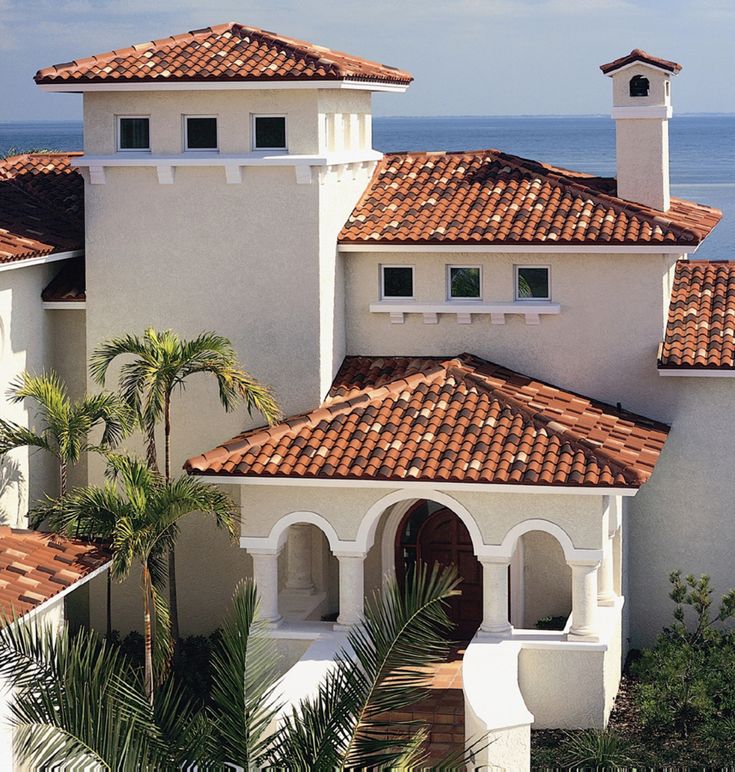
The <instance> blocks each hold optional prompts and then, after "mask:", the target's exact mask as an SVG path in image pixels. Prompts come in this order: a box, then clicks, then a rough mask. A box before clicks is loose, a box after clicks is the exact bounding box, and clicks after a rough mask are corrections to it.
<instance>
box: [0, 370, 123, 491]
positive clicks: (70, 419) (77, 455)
mask: <svg viewBox="0 0 735 772" xmlns="http://www.w3.org/2000/svg"><path fill="white" fill-rule="evenodd" d="M8 398H9V400H10V401H11V402H14V403H18V402H22V401H23V400H24V399H32V400H34V401H35V402H36V403H37V404H38V418H39V419H40V420H41V422H42V424H43V428H41V429H39V430H34V429H28V428H26V427H25V426H21V425H20V424H16V423H14V422H13V421H6V420H5V419H0V456H2V455H5V454H6V453H8V452H9V451H11V450H13V449H15V448H21V447H32V448H40V449H41V450H44V451H46V452H48V453H50V454H51V455H52V456H54V458H55V459H56V460H57V461H58V464H59V494H60V495H61V496H63V495H64V494H65V493H66V492H67V488H68V470H69V467H70V466H73V465H74V464H76V463H78V462H79V460H80V459H81V457H82V455H83V454H85V453H89V452H98V453H105V452H107V451H108V450H110V449H111V448H114V447H115V446H116V445H117V444H118V443H119V442H120V440H122V439H123V437H125V435H126V434H127V432H128V431H129V430H130V428H131V424H132V414H131V412H130V409H129V408H128V406H127V405H126V404H125V403H124V402H123V401H122V400H121V399H120V397H118V396H117V395H115V394H110V393H108V392H102V393H100V394H91V395H86V396H84V397H82V398H81V399H79V400H75V401H73V400H71V399H70V397H69V394H68V391H67V388H66V385H65V384H64V383H63V381H62V380H61V379H60V378H59V376H58V375H56V373H54V372H47V373H42V374H40V375H32V374H31V373H28V372H24V373H21V374H20V375H19V376H18V378H17V379H16V380H15V381H13V382H12V383H11V385H10V390H9V395H8ZM100 426H101V427H103V431H102V437H101V439H100V441H99V442H98V443H96V444H95V443H92V442H90V434H91V432H92V430H93V429H95V428H97V427H100Z"/></svg>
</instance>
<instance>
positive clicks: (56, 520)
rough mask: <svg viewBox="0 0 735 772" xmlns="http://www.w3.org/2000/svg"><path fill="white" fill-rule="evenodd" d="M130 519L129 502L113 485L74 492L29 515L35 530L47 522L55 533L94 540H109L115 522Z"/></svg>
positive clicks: (48, 502) (51, 500) (49, 501)
mask: <svg viewBox="0 0 735 772" xmlns="http://www.w3.org/2000/svg"><path fill="white" fill-rule="evenodd" d="M128 515H129V509H128V505H127V502H125V501H124V500H123V499H122V498H121V497H120V496H119V494H118V492H117V490H116V489H115V487H114V486H112V485H110V484H107V485H104V486H102V487H99V486H96V485H89V486H84V487H81V488H75V489H74V490H72V491H70V492H69V493H67V495H66V496H64V497H62V498H59V499H51V498H48V499H46V501H44V502H42V503H40V504H38V505H36V506H35V507H34V508H33V509H31V511H30V512H29V517H30V522H31V525H32V526H33V527H34V528H37V527H38V526H39V524H40V523H42V522H44V521H45V522H46V523H47V525H48V527H49V528H50V529H51V530H52V531H55V532H56V533H63V534H65V535H66V536H84V537H85V538H91V539H95V538H100V539H110V538H111V537H112V535H113V531H114V527H115V523H116V521H117V520H118V519H119V518H121V517H124V516H128Z"/></svg>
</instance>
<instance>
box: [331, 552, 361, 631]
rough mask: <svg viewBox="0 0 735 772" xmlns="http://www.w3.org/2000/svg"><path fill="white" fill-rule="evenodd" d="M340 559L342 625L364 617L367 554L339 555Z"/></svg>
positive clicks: (339, 622)
mask: <svg viewBox="0 0 735 772" xmlns="http://www.w3.org/2000/svg"><path fill="white" fill-rule="evenodd" d="M337 559H338V560H339V616H338V617H337V624H338V625H340V626H342V627H348V626H349V625H355V624H357V623H358V622H360V620H361V619H362V615H363V611H364V606H365V554H364V553H354V554H347V555H337Z"/></svg>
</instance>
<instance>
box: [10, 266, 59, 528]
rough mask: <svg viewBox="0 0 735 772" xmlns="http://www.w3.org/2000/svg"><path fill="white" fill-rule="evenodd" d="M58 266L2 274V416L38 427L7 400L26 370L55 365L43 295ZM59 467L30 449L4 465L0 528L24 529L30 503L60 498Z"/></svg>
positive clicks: (26, 410) (28, 412)
mask: <svg viewBox="0 0 735 772" xmlns="http://www.w3.org/2000/svg"><path fill="white" fill-rule="evenodd" d="M58 268H59V264H58V263H57V264H55V265H54V264H47V265H37V266H30V267H23V268H14V269H12V270H5V271H0V400H2V409H1V410H0V415H2V417H3V418H5V419H6V420H9V421H15V422H16V423H20V424H22V425H24V426H33V425H34V421H33V407H32V405H31V404H29V403H27V402H23V403H20V404H11V403H10V402H8V401H7V400H6V399H5V395H6V392H7V390H8V387H9V385H10V383H11V382H12V381H13V380H14V379H15V378H16V376H17V375H18V374H19V373H20V372H22V371H23V370H30V371H33V372H41V371H43V370H44V369H45V368H47V367H49V365H50V363H51V361H52V355H51V346H52V340H53V330H52V325H51V320H50V318H49V317H48V315H47V313H46V312H45V311H44V310H43V308H42V307H41V291H42V290H43V288H44V287H45V286H46V284H47V283H48V282H49V281H50V279H51V277H52V276H53V274H54V272H55V271H56V270H58ZM56 484H57V478H56V474H55V470H54V465H53V464H52V463H51V461H50V460H49V459H48V458H47V457H46V456H45V455H44V454H42V453H39V452H31V451H30V450H29V449H27V448H19V449H18V450H14V451H11V452H10V453H9V454H8V455H7V457H6V458H5V459H3V460H2V461H0V524H2V525H11V526H16V525H17V526H25V524H26V519H25V518H26V513H27V510H28V506H29V503H31V502H33V501H36V500H38V499H40V498H42V497H43V496H44V494H45V493H46V492H49V493H52V494H54V493H56Z"/></svg>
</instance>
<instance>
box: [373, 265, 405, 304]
mask: <svg viewBox="0 0 735 772" xmlns="http://www.w3.org/2000/svg"><path fill="white" fill-rule="evenodd" d="M381 274H382V278H381V282H382V293H381V294H382V297H384V298H394V299H397V298H403V299H409V298H412V297H413V266H412V265H384V266H383V267H382V271H381Z"/></svg>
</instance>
